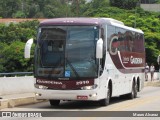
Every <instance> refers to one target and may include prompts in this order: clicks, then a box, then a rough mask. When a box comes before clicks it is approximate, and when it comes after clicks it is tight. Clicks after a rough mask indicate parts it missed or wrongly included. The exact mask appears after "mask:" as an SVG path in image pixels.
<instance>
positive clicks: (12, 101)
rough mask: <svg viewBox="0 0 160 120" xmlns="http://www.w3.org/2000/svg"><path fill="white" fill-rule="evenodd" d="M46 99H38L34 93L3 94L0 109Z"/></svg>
mask: <svg viewBox="0 0 160 120" xmlns="http://www.w3.org/2000/svg"><path fill="white" fill-rule="evenodd" d="M42 101H44V100H37V99H36V98H35V94H34V93H24V94H15V95H7V96H3V97H1V99H0V110H1V109H4V108H13V107H16V106H21V105H28V104H35V103H38V102H42Z"/></svg>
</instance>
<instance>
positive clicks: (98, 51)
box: [96, 38, 103, 59]
mask: <svg viewBox="0 0 160 120" xmlns="http://www.w3.org/2000/svg"><path fill="white" fill-rule="evenodd" d="M96 58H97V59H102V58H103V40H102V38H100V39H99V40H98V41H97V46H96Z"/></svg>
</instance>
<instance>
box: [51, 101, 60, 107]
mask: <svg viewBox="0 0 160 120" xmlns="http://www.w3.org/2000/svg"><path fill="white" fill-rule="evenodd" d="M49 102H50V105H51V106H58V105H59V103H60V100H49Z"/></svg>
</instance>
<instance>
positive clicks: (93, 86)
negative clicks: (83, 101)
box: [81, 85, 98, 90]
mask: <svg viewBox="0 0 160 120" xmlns="http://www.w3.org/2000/svg"><path fill="white" fill-rule="evenodd" d="M97 86H98V85H91V86H84V87H81V90H93V89H96V88H97Z"/></svg>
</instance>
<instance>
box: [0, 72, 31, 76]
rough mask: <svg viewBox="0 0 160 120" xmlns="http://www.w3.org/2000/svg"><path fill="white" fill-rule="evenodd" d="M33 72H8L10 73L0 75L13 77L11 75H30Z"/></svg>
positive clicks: (0, 74)
mask: <svg viewBox="0 0 160 120" xmlns="http://www.w3.org/2000/svg"><path fill="white" fill-rule="evenodd" d="M31 75H33V72H10V73H0V77H13V76H15V77H16V76H31Z"/></svg>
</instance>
